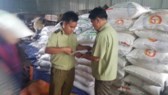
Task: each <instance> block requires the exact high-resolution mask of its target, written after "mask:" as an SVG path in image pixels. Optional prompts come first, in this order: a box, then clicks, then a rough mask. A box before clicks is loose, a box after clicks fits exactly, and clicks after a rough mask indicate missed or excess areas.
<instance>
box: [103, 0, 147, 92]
mask: <svg viewBox="0 0 168 95" xmlns="http://www.w3.org/2000/svg"><path fill="white" fill-rule="evenodd" d="M149 11H150V9H148V8H145V7H142V6H141V5H139V4H137V3H134V2H124V3H119V4H116V5H114V6H112V7H110V8H108V9H107V10H106V12H107V14H108V22H109V23H110V24H111V25H112V27H113V28H114V29H115V30H116V31H117V33H118V39H119V60H118V61H119V62H118V76H117V83H115V84H116V87H117V88H118V90H119V92H125V93H127V94H129V95H130V94H132V95H135V93H136V92H138V91H139V89H137V88H136V87H135V86H132V85H131V86H129V85H126V84H125V82H124V78H125V75H126V72H125V70H124V68H125V66H127V65H128V61H127V59H126V56H127V55H128V54H129V53H130V52H131V51H132V49H133V43H134V41H135V39H136V36H135V35H134V33H133V32H132V31H130V28H131V27H132V25H133V24H134V22H135V21H136V19H137V18H138V17H139V16H141V15H142V14H145V13H148V12H149ZM124 89H125V90H124ZM128 89H129V90H128ZM139 92H142V91H139ZM141 95H143V94H141Z"/></svg>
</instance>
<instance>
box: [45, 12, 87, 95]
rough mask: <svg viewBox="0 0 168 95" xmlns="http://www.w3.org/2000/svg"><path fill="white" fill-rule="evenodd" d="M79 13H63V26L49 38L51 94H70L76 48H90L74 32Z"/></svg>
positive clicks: (47, 51)
mask: <svg viewBox="0 0 168 95" xmlns="http://www.w3.org/2000/svg"><path fill="white" fill-rule="evenodd" d="M77 21H78V15H77V14H76V13H74V12H72V11H69V12H66V13H64V14H63V17H62V22H61V28H60V29H59V30H57V31H55V32H54V33H53V34H52V35H51V37H50V38H49V40H48V44H47V48H46V53H49V54H51V63H52V70H51V82H50V92H49V93H50V94H49V95H60V93H61V95H70V92H71V89H72V87H73V81H74V74H75V72H74V71H75V70H74V64H75V57H74V56H77V57H79V56H80V55H79V54H78V53H77V54H73V53H74V52H75V51H76V50H83V49H87V50H89V49H90V47H88V46H81V45H78V43H77V38H76V36H75V35H74V34H73V31H74V29H75V27H76V26H77Z"/></svg>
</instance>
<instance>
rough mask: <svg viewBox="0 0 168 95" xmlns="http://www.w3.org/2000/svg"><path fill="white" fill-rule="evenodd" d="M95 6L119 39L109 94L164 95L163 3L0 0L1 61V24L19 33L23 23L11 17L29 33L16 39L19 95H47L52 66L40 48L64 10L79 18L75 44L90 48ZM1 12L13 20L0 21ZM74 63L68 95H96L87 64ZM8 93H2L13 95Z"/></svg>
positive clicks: (167, 6)
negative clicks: (73, 74) (17, 40)
mask: <svg viewBox="0 0 168 95" xmlns="http://www.w3.org/2000/svg"><path fill="white" fill-rule="evenodd" d="M96 7H101V8H103V9H104V10H105V11H106V13H107V16H108V19H107V21H108V23H109V24H110V25H111V27H113V28H114V30H115V31H116V33H117V37H118V46H119V47H118V56H117V58H118V64H117V77H116V79H115V80H114V84H113V87H112V89H111V92H112V93H113V94H112V95H168V48H167V47H168V0H0V63H1V57H2V59H3V56H1V54H2V55H3V54H4V53H3V49H2V48H4V46H3V45H4V44H3V43H2V44H1V42H2V41H1V40H2V39H1V37H2V36H1V35H3V33H2V34H1V31H4V30H3V28H2V29H1V26H2V27H4V26H3V22H9V26H10V25H12V24H13V26H11V27H7V28H11V29H10V30H12V29H13V30H15V29H17V31H18V29H19V28H21V27H22V25H20V24H19V22H18V24H17V23H12V20H14V18H13V19H10V17H12V16H15V17H17V18H18V19H20V20H21V21H22V22H23V23H24V25H25V26H26V27H27V28H28V29H29V30H30V31H31V32H33V33H34V34H33V35H32V36H29V37H25V38H21V39H20V42H19V43H18V44H17V47H18V52H20V53H21V55H20V56H21V58H20V59H21V62H22V65H23V66H22V67H23V69H24V74H23V77H22V78H23V79H24V81H23V82H24V87H23V88H22V89H21V90H20V91H19V95H50V94H49V87H50V81H51V76H50V75H51V68H52V63H51V62H50V61H51V55H50V54H47V53H46V50H45V49H46V46H47V44H48V40H49V38H50V37H51V35H52V33H55V32H56V31H57V30H58V29H59V28H60V26H59V25H60V22H61V20H62V16H63V14H64V13H65V12H67V11H74V12H75V13H76V14H78V17H79V20H78V21H77V26H76V28H75V29H74V34H75V35H76V39H77V41H78V43H79V44H81V45H88V46H90V47H94V44H95V42H96V41H95V40H96V37H97V32H96V29H95V28H94V27H93V24H92V22H91V21H90V19H89V18H88V17H89V13H90V11H91V10H93V9H94V8H96ZM2 10H3V11H6V12H9V13H10V14H11V15H12V16H9V17H6V18H5V17H4V18H5V19H3V13H4V14H5V12H3V11H2ZM1 11H2V12H1ZM1 14H2V15H1ZM1 16H2V19H1ZM8 18H9V19H8ZM10 20H11V21H10ZM1 23H2V24H1ZM4 25H8V23H5V24H4ZM23 32H24V31H23ZM18 33H19V32H18ZM6 49H7V52H8V51H9V52H10V49H9V50H8V48H6ZM6 49H4V50H6ZM75 52H76V51H75ZM79 52H81V53H86V54H87V53H88V52H86V51H79ZM89 53H90V52H89ZM9 55H10V54H9ZM5 56H6V55H5ZM22 57H23V58H22ZM2 61H3V60H2ZM75 61H76V63H74V64H75V65H74V68H75V79H74V82H73V88H72V91H71V95H96V94H95V91H94V89H95V81H96V79H95V77H93V75H92V68H91V66H92V65H91V64H92V61H90V60H87V59H84V58H77V57H75ZM1 67H2V68H3V66H1V64H0V69H1ZM22 73H23V72H22ZM0 75H1V70H0ZM1 83H2V84H3V81H2V82H1V79H0V84H1ZM14 86H15V85H14ZM3 87H4V86H1V85H0V93H1V91H5V87H4V89H2V88H3ZM7 89H12V88H9V87H8V88H7ZM9 92H10V91H9ZM9 92H7V94H6V93H4V94H3V93H2V95H18V94H8V93H9ZM60 95H62V94H60Z"/></svg>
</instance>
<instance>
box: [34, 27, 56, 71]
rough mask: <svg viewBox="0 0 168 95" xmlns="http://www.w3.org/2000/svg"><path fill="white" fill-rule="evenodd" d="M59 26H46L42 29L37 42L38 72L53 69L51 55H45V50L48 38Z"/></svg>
mask: <svg viewBox="0 0 168 95" xmlns="http://www.w3.org/2000/svg"><path fill="white" fill-rule="evenodd" d="M57 27H58V25H57V26H46V27H44V28H43V29H42V31H41V32H40V34H39V36H40V38H39V39H38V40H37V41H36V43H37V45H38V47H39V52H38V62H37V63H36V65H37V68H36V69H38V70H41V71H50V69H51V62H50V55H49V54H46V53H45V48H46V45H47V42H48V38H49V37H50V36H51V34H52V33H53V32H54V31H55V30H56V28H57Z"/></svg>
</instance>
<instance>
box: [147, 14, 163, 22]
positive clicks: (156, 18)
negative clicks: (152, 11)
mask: <svg viewBox="0 0 168 95" xmlns="http://www.w3.org/2000/svg"><path fill="white" fill-rule="evenodd" d="M161 22H162V18H161V16H158V15H154V16H150V18H149V23H150V24H161Z"/></svg>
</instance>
